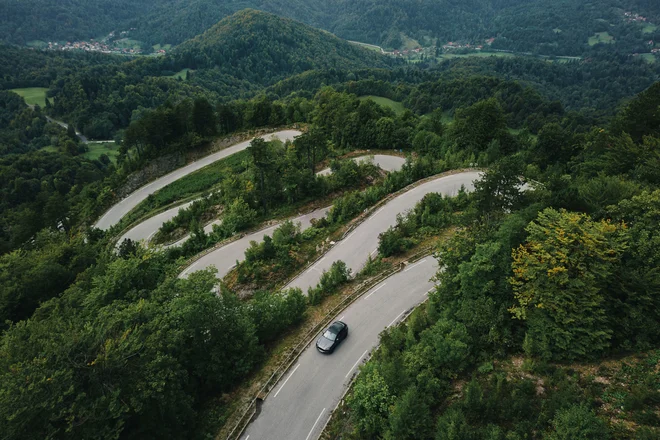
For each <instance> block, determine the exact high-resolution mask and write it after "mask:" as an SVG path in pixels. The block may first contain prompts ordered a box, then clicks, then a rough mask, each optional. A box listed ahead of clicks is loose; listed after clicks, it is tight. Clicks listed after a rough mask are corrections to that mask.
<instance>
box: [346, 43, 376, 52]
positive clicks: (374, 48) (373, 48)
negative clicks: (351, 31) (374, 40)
mask: <svg viewBox="0 0 660 440" xmlns="http://www.w3.org/2000/svg"><path fill="white" fill-rule="evenodd" d="M349 43H353V44H357V45H358V46H362V47H364V48H366V49H369V50H373V51H374V52H378V53H382V52H381V48H380V46H375V45H373V44H367V43H360V42H359V41H349Z"/></svg>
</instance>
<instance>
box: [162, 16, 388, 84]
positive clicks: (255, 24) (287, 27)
mask: <svg viewBox="0 0 660 440" xmlns="http://www.w3.org/2000/svg"><path fill="white" fill-rule="evenodd" d="M171 57H172V59H173V60H174V63H175V65H177V67H180V68H190V69H195V70H197V69H213V70H215V71H217V72H218V73H220V74H228V75H232V76H234V77H236V78H239V79H244V80H248V81H250V82H253V83H258V84H263V85H267V84H273V83H275V82H277V81H278V80H280V79H282V78H284V77H286V76H289V75H292V74H297V73H301V72H304V71H307V70H312V69H359V68H364V67H386V66H387V65H388V63H389V62H390V61H389V60H388V59H387V58H385V57H384V56H382V55H380V54H377V53H375V52H373V51H369V50H367V49H363V48H361V47H358V46H355V45H353V44H350V43H348V42H346V41H344V40H341V39H339V38H337V37H335V36H334V35H332V34H329V33H328V32H325V31H320V30H317V29H314V28H311V27H309V26H306V25H304V24H302V23H299V22H296V21H294V20H291V19H287V18H280V17H278V16H276V15H273V14H269V13H266V12H261V11H256V10H253V9H245V10H243V11H239V12H237V13H236V14H234V15H232V16H230V17H227V18H225V19H223V20H222V21H220V22H219V23H218V24H216V25H215V26H213V27H211V28H210V29H209V30H207V31H206V32H204V33H203V34H201V35H199V36H197V37H195V38H193V39H192V40H189V41H186V42H185V43H183V44H181V45H180V46H179V47H178V48H177V50H176V51H175V52H174V53H173V54H172V55H171Z"/></svg>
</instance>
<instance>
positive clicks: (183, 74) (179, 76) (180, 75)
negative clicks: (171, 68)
mask: <svg viewBox="0 0 660 440" xmlns="http://www.w3.org/2000/svg"><path fill="white" fill-rule="evenodd" d="M189 71H190V69H188V68H185V69H183V70H181V71H180V72H177V73H175V74H174V75H170V76H168V78H174V79H182V80H184V81H185V79H186V74H187V73H188V72H189Z"/></svg>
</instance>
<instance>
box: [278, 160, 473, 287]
mask: <svg viewBox="0 0 660 440" xmlns="http://www.w3.org/2000/svg"><path fill="white" fill-rule="evenodd" d="M480 176H481V173H479V172H464V173H459V174H453V175H450V176H446V177H441V178H439V179H435V180H432V181H430V182H427V183H424V184H423V185H420V186H418V187H416V188H414V189H412V190H410V191H407V192H405V193H403V194H401V195H399V196H398V197H396V198H394V199H392V200H391V201H389V202H387V203H386V204H385V205H384V206H383V207H382V208H380V209H379V210H378V211H376V212H375V213H374V214H373V215H371V216H370V217H369V218H368V219H367V220H365V221H364V222H363V223H362V224H360V225H359V226H358V227H357V228H355V230H354V231H353V232H351V233H350V234H349V235H348V236H347V237H346V238H345V239H344V240H342V241H340V242H339V243H337V245H335V246H334V247H333V248H332V249H330V250H329V251H328V252H327V253H326V254H325V255H324V256H323V258H321V259H320V260H319V261H318V262H317V263H316V264H315V265H314V266H312V267H310V268H309V269H308V270H307V271H305V272H304V273H303V274H301V275H300V276H299V277H298V278H296V279H295V280H293V281H292V282H291V283H290V284H289V285H288V286H287V287H300V288H301V289H302V291H303V292H307V289H308V288H309V287H311V286H316V284H317V283H318V282H319V279H320V278H321V274H322V273H323V271H324V270H329V269H330V266H331V265H332V263H333V262H335V261H337V260H341V261H343V262H344V263H346V265H347V266H348V267H349V268H350V269H351V270H352V271H353V274H355V273H357V272H359V271H360V269H362V267H363V266H364V264H365V262H366V261H367V259H368V257H369V255H375V254H376V252H377V250H378V234H380V233H381V232H383V231H386V230H387V228H389V227H390V226H394V225H395V224H396V216H397V215H398V214H400V213H404V212H406V211H408V210H410V209H412V208H414V207H415V205H416V204H417V202H419V201H420V200H421V199H422V198H423V197H424V196H425V195H426V194H428V193H432V192H436V193H442V194H445V195H455V194H456V193H457V192H458V190H459V189H460V188H461V186H465V189H466V190H469V191H471V190H472V189H474V181H475V180H478V179H479V178H480Z"/></svg>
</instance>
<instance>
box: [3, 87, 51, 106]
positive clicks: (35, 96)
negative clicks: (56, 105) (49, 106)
mask: <svg viewBox="0 0 660 440" xmlns="http://www.w3.org/2000/svg"><path fill="white" fill-rule="evenodd" d="M11 91H12V92H14V93H16V94H18V95H20V96H22V97H23V99H25V103H26V104H27V105H36V104H39V105H40V106H41V107H44V106H45V105H46V92H47V91H48V89H47V88H45V87H27V88H23V89H11ZM51 102H52V101H51Z"/></svg>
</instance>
